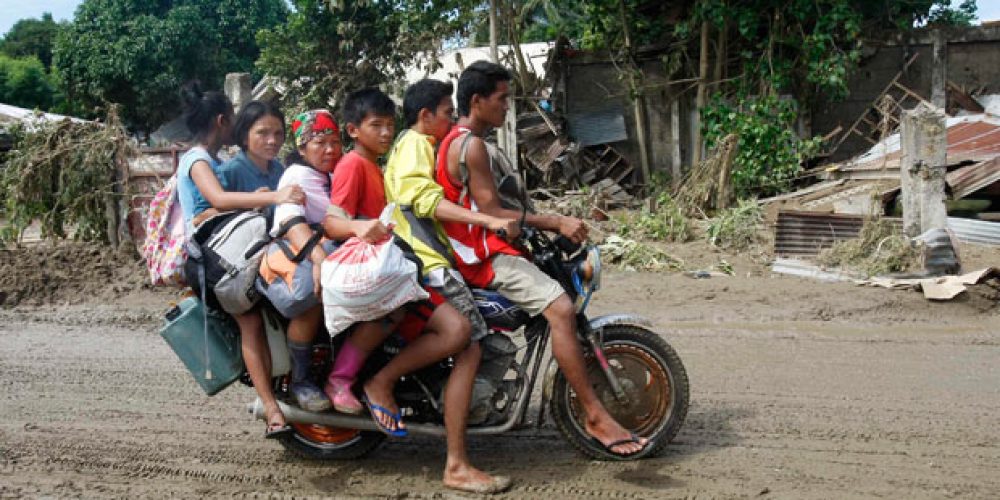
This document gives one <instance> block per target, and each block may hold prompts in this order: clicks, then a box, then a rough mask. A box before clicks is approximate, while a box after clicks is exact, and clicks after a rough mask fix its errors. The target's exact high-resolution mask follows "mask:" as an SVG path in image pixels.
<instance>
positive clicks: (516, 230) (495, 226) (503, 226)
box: [486, 217, 521, 241]
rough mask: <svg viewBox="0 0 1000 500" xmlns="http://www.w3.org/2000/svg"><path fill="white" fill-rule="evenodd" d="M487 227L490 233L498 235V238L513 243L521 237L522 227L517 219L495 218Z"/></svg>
mask: <svg viewBox="0 0 1000 500" xmlns="http://www.w3.org/2000/svg"><path fill="white" fill-rule="evenodd" d="M486 227H487V228H489V230H490V231H493V232H494V233H496V234H497V236H499V237H501V238H503V239H505V240H507V241H513V240H514V239H516V238H517V237H518V236H520V235H521V225H520V224H519V223H518V221H517V220H516V219H500V218H497V217H493V218H492V219H491V220H490V223H489V224H488V225H487V226H486Z"/></svg>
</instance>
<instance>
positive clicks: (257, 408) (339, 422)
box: [247, 398, 445, 437]
mask: <svg viewBox="0 0 1000 500" xmlns="http://www.w3.org/2000/svg"><path fill="white" fill-rule="evenodd" d="M278 408H280V409H281V413H282V414H283V415H284V416H285V421H286V422H288V423H294V424H313V425H325V426H328V427H341V428H345V429H358V430H362V431H376V432H381V429H379V428H378V426H376V425H375V421H373V420H372V419H371V418H369V417H368V416H364V415H346V414H343V413H337V412H332V413H313V412H311V411H305V410H303V409H301V408H299V407H297V406H291V405H288V404H285V403H284V402H282V401H278ZM247 411H249V412H250V414H251V415H253V416H254V417H255V418H258V419H260V420H266V418H267V417H266V416H265V415H264V404H263V403H262V402H261V400H260V398H257V399H255V400H254V401H253V402H252V403H249V404H247ZM406 430H407V431H408V432H410V433H412V434H422V435H426V436H438V437H444V435H445V434H444V426H441V425H430V424H417V423H413V424H409V423H408V424H406Z"/></svg>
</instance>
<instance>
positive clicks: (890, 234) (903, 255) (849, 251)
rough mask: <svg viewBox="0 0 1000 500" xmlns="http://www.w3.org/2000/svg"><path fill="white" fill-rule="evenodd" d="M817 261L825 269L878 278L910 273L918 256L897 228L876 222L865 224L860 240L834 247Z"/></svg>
mask: <svg viewBox="0 0 1000 500" xmlns="http://www.w3.org/2000/svg"><path fill="white" fill-rule="evenodd" d="M818 260H819V262H820V263H821V264H823V265H825V266H833V267H846V268H848V269H852V270H855V271H859V272H862V273H864V274H865V275H866V276H877V275H880V274H886V273H891V272H900V271H906V270H908V269H911V268H912V267H914V266H915V265H916V264H917V263H918V260H919V252H918V251H917V250H916V249H915V248H914V247H913V246H912V245H911V244H910V240H909V239H908V238H907V237H906V236H904V235H903V234H902V232H900V230H899V228H898V227H897V226H895V225H894V224H892V223H891V222H889V221H887V220H885V219H882V218H873V219H869V220H866V221H865V224H864V225H863V226H862V227H861V233H860V234H859V235H858V237H857V238H855V239H852V240H844V241H839V242H837V243H835V244H834V245H833V246H832V247H830V248H828V249H826V250H823V251H822V252H820V254H819V257H818Z"/></svg>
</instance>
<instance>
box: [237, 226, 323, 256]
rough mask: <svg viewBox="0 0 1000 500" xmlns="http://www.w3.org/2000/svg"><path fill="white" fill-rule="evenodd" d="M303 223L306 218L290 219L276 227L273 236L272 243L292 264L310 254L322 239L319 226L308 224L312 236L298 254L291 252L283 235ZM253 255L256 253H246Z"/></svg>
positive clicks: (321, 231)
mask: <svg viewBox="0 0 1000 500" xmlns="http://www.w3.org/2000/svg"><path fill="white" fill-rule="evenodd" d="M305 223H306V218H305V217H303V216H301V215H298V216H295V217H291V218H289V219H287V220H285V221H284V222H282V223H281V225H280V226H278V234H276V235H275V236H274V242H275V243H277V244H278V248H280V249H281V252H282V253H284V254H285V257H287V258H288V260H290V261H292V262H296V263H298V262H302V259H304V258H305V257H306V255H309V253H310V252H312V249H313V247H315V246H316V244H317V243H319V240H320V239H321V238H322V237H323V230H322V228H321V227H320V225H319V224H308V226H309V228H310V229H312V230H313V234H312V236H310V237H309V239H308V240H307V241H306V244H305V245H302V249H301V250H299V251H298V253H295V252H293V251H292V248H291V246H289V245H288V241H287V239H285V234H287V233H288V230H289V229H291V228H292V227H294V226H295V225H296V224H305ZM266 243H267V242H264V244H266ZM251 250H252V249H251ZM254 253H256V252H250V251H249V250H248V251H247V254H248V255H253V254H254Z"/></svg>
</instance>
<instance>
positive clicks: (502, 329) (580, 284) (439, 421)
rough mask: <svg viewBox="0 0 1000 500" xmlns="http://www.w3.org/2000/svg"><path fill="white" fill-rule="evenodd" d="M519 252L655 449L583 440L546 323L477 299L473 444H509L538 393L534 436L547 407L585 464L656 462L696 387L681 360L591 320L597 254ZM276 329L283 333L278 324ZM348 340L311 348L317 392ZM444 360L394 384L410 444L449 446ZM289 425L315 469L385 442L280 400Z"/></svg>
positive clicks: (526, 237) (541, 242) (480, 295)
mask: <svg viewBox="0 0 1000 500" xmlns="http://www.w3.org/2000/svg"><path fill="white" fill-rule="evenodd" d="M520 241H521V243H522V244H523V245H524V246H525V247H526V248H527V249H528V250H530V255H531V259H532V261H533V262H534V264H535V265H537V266H538V267H539V268H540V269H542V270H543V271H544V272H545V273H546V274H547V275H549V276H551V277H552V278H553V279H555V280H557V281H558V282H559V283H560V284H562V286H563V288H564V289H565V290H566V293H567V294H569V296H570V298H571V299H573V300H574V301H575V305H576V311H577V314H576V320H577V330H578V339H579V341H580V344H581V346H582V347H583V350H584V358H585V362H586V367H587V373H588V377H589V379H590V382H591V383H592V385H593V386H594V387H595V389H596V392H597V395H598V397H599V398H600V400H601V402H602V403H603V404H604V406H605V407H606V408H607V410H608V412H609V413H610V414H611V416H612V417H614V418H615V419H616V420H617V421H618V422H619V423H620V424H621V425H622V426H623V427H625V428H626V429H628V430H630V431H631V432H634V433H635V434H637V435H639V436H643V437H646V438H648V439H649V444H648V445H647V446H646V447H645V448H644V449H643V450H642V451H641V452H640V453H636V454H634V455H629V456H624V457H623V456H620V455H617V454H614V453H611V452H609V451H608V450H607V449H606V448H605V447H604V446H602V445H600V443H598V442H597V441H596V440H594V439H592V438H590V436H589V435H588V434H587V433H586V431H585V430H584V413H583V409H582V406H581V404H580V403H579V401H578V400H577V397H576V394H575V393H574V391H573V390H572V388H571V387H570V385H569V383H568V382H567V381H566V379H565V377H564V376H563V374H562V372H561V371H560V370H559V367H558V365H557V364H556V362H555V360H554V359H550V360H549V362H548V365H547V366H546V367H545V369H544V371H543V370H542V365H543V359H544V357H545V356H544V354H545V351H546V349H547V348H548V345H549V335H550V332H549V326H548V323H547V321H546V320H545V318H544V317H542V316H541V315H539V316H535V317H529V316H528V315H527V314H526V313H525V312H524V311H523V310H521V309H519V308H518V307H517V306H515V305H514V304H512V303H511V302H510V301H508V300H507V299H505V298H504V297H503V296H501V295H500V294H498V293H496V292H494V291H490V290H480V289H474V290H473V295H474V296H475V298H476V301H477V304H478V306H479V310H480V312H481V313H482V314H483V317H484V318H485V320H486V322H487V325H488V326H489V328H490V330H491V334H490V335H488V336H487V337H486V338H485V339H484V340H483V341H482V344H481V345H482V350H483V357H482V361H481V364H480V368H479V371H478V373H477V376H476V380H475V384H474V389H473V395H472V403H471V405H470V413H469V418H468V433H469V434H474V435H492V434H502V433H504V432H507V431H510V430H512V429H515V428H519V427H525V426H527V422H528V406H529V402H530V401H531V399H532V395H533V394H534V393H535V391H537V390H539V388H538V387H536V386H538V385H539V382H541V384H540V385H541V389H540V390H541V405H540V406H539V408H538V412H537V418H535V420H534V422H535V425H537V426H539V427H540V426H541V425H543V423H544V422H545V411H546V408H548V411H549V413H550V414H551V418H552V420H553V421H554V423H555V425H556V427H557V428H558V429H559V431H560V433H561V434H562V435H563V437H564V438H565V439H566V440H567V441H568V442H569V443H570V444H571V445H573V446H574V447H575V448H576V449H578V450H579V451H580V452H582V453H583V454H584V455H586V456H587V457H590V458H592V459H601V460H634V459H638V458H643V457H648V456H653V455H656V454H658V453H659V452H661V451H662V450H663V448H664V447H665V446H666V445H667V444H668V443H669V442H670V441H671V440H672V439H673V438H674V436H676V434H677V432H678V431H679V430H680V428H681V425H682V424H683V422H684V419H685V417H686V415H687V411H688V398H689V388H688V378H687V373H686V372H685V370H684V365H683V364H682V363H681V359H680V357H679V356H678V355H677V353H676V352H675V351H674V349H673V348H672V347H671V346H670V344H669V343H667V341H666V340H665V339H664V338H663V337H662V336H660V335H658V334H656V333H654V332H653V331H652V330H651V327H652V325H651V324H650V322H649V321H648V320H646V319H644V318H642V317H639V316H635V315H630V314H613V315H605V316H599V317H596V318H588V317H587V316H586V309H587V306H588V305H589V303H590V300H591V298H592V297H593V295H594V293H595V292H596V291H597V290H598V289H599V288H600V283H601V260H600V252H599V251H598V249H597V248H596V247H593V246H587V247H581V246H580V245H576V244H573V243H572V242H570V241H569V240H567V239H565V238H563V237H561V236H560V237H557V238H555V239H552V238H550V237H549V236H547V235H546V234H545V233H544V232H542V231H538V230H535V229H533V228H531V227H523V228H522V234H521V236H520ZM267 316H268V317H270V318H271V319H268V320H266V321H265V322H266V323H269V326H268V329H269V330H271V329H273V328H278V327H280V325H275V324H273V323H274V319H273V318H274V317H275V316H276V315H274V314H271V315H267ZM342 337H344V336H343V335H340V336H337V337H335V338H334V339H332V342H328V341H327V340H328V337H327V338H325V339H324V338H319V339H318V340H317V342H316V344H315V346H314V356H313V365H312V366H311V370H310V374H311V376H313V377H315V380H316V382H317V383H322V381H324V380H325V378H326V374H327V373H328V372H329V370H330V364H331V363H330V359H331V356H330V354H331V349H336V348H337V345H338V344H339V343H342V342H343V338H342ZM270 344H271V345H272V357H276V358H279V359H277V360H276V361H275V363H276V364H286V365H287V351H284V350H283V349H281V347H282V346H278V347H279V349H278V351H276V350H275V349H274V347H275V344H279V343H278V342H270ZM401 346H402V340H401V339H399V338H397V337H396V336H392V337H390V339H389V340H387V341H386V342H385V343H384V344H383V346H382V347H381V349H377V350H376V351H375V352H374V353H373V354H372V355H371V356H370V357H369V359H368V360H367V362H366V364H365V368H364V369H363V370H362V372H361V374H360V376H359V377H358V379H359V380H365V379H366V378H367V377H368V376H370V375H372V374H374V373H375V372H376V371H377V370H378V369H379V368H380V367H381V366H383V365H384V364H385V363H386V362H387V361H388V360H389V359H390V358H391V356H392V355H393V354H394V353H397V352H399V350H400V348H401ZM451 366H452V365H451V361H450V360H444V361H441V362H438V363H435V364H432V365H431V366H428V367H425V368H424V369H422V370H420V371H418V372H416V373H413V374H410V375H408V376H406V377H404V378H403V379H401V380H400V381H399V382H398V383H397V385H396V393H395V397H396V402H397V404H398V405H399V408H400V411H401V414H402V415H403V417H404V420H405V422H406V427H407V430H408V431H409V432H410V433H413V434H424V435H435V436H444V434H445V429H444V412H443V397H442V393H443V389H444V385H445V382H446V381H447V379H448V375H449V373H450V370H451ZM274 380H275V389H276V393H277V394H278V395H279V400H280V399H283V398H282V397H281V396H282V395H287V392H286V389H287V387H286V380H285V378H283V377H277V378H275V379H274ZM279 406H280V407H281V411H282V412H283V413H284V415H285V419H286V420H287V421H288V423H289V424H291V426H292V428H293V429H294V432H292V433H288V434H284V435H282V436H280V437H279V438H278V439H279V440H280V443H281V444H282V445H283V446H284V447H285V448H286V449H288V450H290V451H292V452H293V453H295V454H297V455H299V456H301V457H303V458H307V459H321V460H326V459H338V460H343V459H354V458H358V457H361V456H363V455H365V454H367V453H369V452H371V451H372V450H374V449H375V448H376V447H378V446H379V444H381V443H382V442H383V440H384V439H385V437H386V435H385V434H383V433H382V432H379V431H378V428H377V427H376V426H375V423H374V422H373V421H372V420H371V418H369V417H368V416H367V415H347V414H340V413H335V412H333V413H312V412H308V411H305V410H302V409H300V408H298V407H296V406H293V405H291V404H288V403H285V402H283V401H279ZM248 409H249V411H250V412H251V413H252V414H253V415H254V416H255V417H257V418H259V419H265V416H264V408H263V405H262V404H261V401H260V400H259V399H257V400H256V401H254V402H252V403H250V404H249V405H248Z"/></svg>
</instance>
